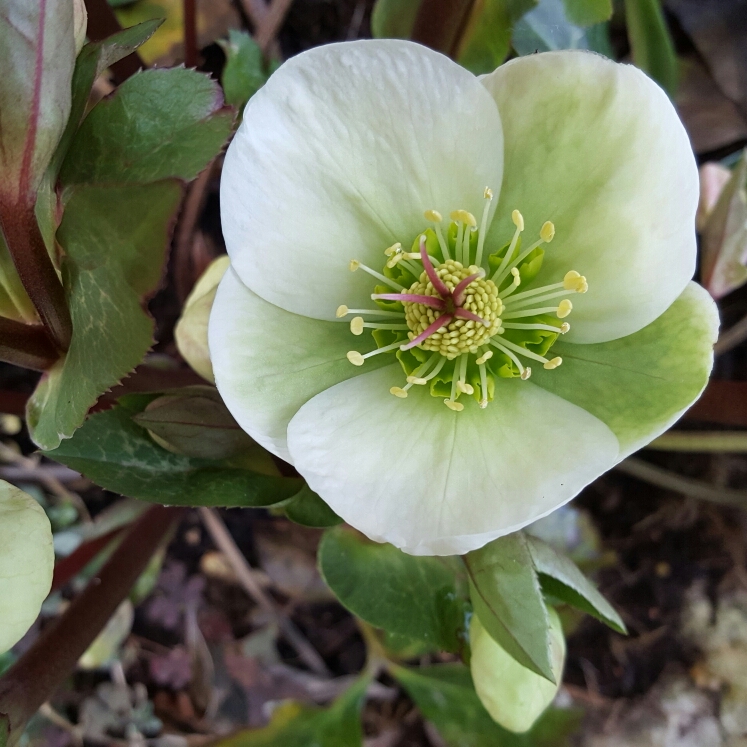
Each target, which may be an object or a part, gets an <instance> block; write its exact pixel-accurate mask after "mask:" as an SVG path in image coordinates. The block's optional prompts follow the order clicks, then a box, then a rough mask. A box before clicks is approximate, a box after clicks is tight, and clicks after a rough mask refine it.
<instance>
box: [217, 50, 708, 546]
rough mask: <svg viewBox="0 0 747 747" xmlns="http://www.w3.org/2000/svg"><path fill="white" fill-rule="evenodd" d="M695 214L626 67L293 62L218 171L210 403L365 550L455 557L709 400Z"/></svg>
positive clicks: (371, 54)
mask: <svg viewBox="0 0 747 747" xmlns="http://www.w3.org/2000/svg"><path fill="white" fill-rule="evenodd" d="M697 203H698V172H697V169H696V166H695V161H694V159H693V155H692V151H691V149H690V145H689V142H688V139H687V135H686V134H685V131H684V129H683V127H682V125H681V123H680V121H679V119H678V118H677V115H676V113H675V111H674V109H673V108H672V105H671V103H670V102H669V99H668V98H667V96H666V95H665V94H664V92H663V91H662V90H661V89H660V88H658V86H656V84H654V83H653V82H652V81H651V80H649V79H648V78H647V77H646V76H645V75H644V74H643V73H641V72H640V71H639V70H636V69H635V68H633V67H630V66H627V65H619V64H616V63H614V62H611V61H609V60H607V59H605V58H603V57H600V56H597V55H595V54H591V53H588V52H580V51H567V52H550V53H546V54H537V55H532V56H529V57H523V58H521V59H518V60H514V61H512V62H509V63H508V64H506V65H503V66H502V67H500V68H498V69H497V70H496V71H495V72H493V73H491V74H490V75H488V76H484V77H482V78H476V77H475V76H473V75H472V74H471V73H469V72H467V71H466V70H464V69H463V68H461V67H460V66H458V65H457V64H455V63H454V62H452V61H450V60H449V59H447V58H446V57H444V56H442V55H440V54H437V53H436V52H433V51H431V50H429V49H426V48H424V47H421V46H418V45H416V44H413V43H411V42H405V41H395V40H381V41H359V42H350V43H343V44H332V45H329V46H326V47H319V48H316V49H312V50H311V51H309V52H305V53H304V54H301V55H299V56H298V57H295V58H293V59H291V60H289V61H288V62H286V63H285V64H284V65H283V66H282V67H281V68H280V69H279V70H278V71H277V72H276V73H275V74H274V75H273V76H272V77H271V79H270V80H269V82H268V83H267V85H266V86H265V87H264V88H263V89H262V90H260V91H259V93H257V94H256V95H255V96H254V97H253V98H252V99H251V101H250V102H249V104H248V106H247V107H246V110H245V112H244V119H243V123H242V125H241V127H240V129H239V131H238V133H237V135H236V137H235V139H234V141H233V143H232V145H231V146H230V148H229V150H228V153H227V156H226V161H225V166H224V170H223V181H222V186H221V207H222V220H223V231H224V235H225V238H226V244H227V247H228V253H229V255H230V258H231V269H229V271H228V272H227V273H226V275H225V277H224V278H223V280H222V282H221V284H220V286H219V289H218V293H217V296H216V300H215V304H214V306H213V310H212V313H211V318H210V324H209V345H210V354H211V357H212V362H213V369H214V372H215V378H216V383H217V386H218V389H219V390H220V393H221V395H222V396H223V398H224V400H225V402H226V404H227V406H228V408H229V409H230V410H231V412H232V414H233V415H234V417H235V418H236V420H237V421H238V422H239V424H240V425H241V426H242V427H243V428H244V429H245V430H246V431H247V432H248V433H249V434H250V435H251V436H252V437H253V438H254V439H256V440H257V441H258V442H259V443H261V444H262V445H263V446H265V447H266V448H267V449H269V450H270V451H272V452H273V453H275V454H277V455H278V456H280V457H282V458H283V459H285V460H287V461H289V462H291V463H292V464H294V465H295V467H296V468H297V469H298V471H299V472H300V473H301V474H302V475H303V476H304V477H305V478H306V480H307V481H308V483H309V485H310V487H311V488H312V489H313V490H315V491H316V492H317V493H319V495H321V496H322V498H324V500H325V501H327V503H328V504H329V505H330V506H331V507H332V508H333V509H334V510H335V511H336V512H337V513H338V514H339V515H340V516H341V517H342V518H343V519H345V520H346V521H347V522H349V523H350V524H352V525H353V526H354V527H356V528H357V529H359V530H361V531H362V532H364V533H365V534H366V535H368V536H369V537H370V538H372V539H374V540H378V541H387V542H391V543H392V544H394V545H396V546H397V547H400V548H402V549H403V550H405V551H406V552H409V553H413V554H437V555H442V554H443V555H449V554H461V553H466V552H468V551H470V550H473V549H476V548H478V547H480V546H482V545H484V544H485V543H487V542H489V541H490V540H492V539H495V538H496V537H499V536H501V535H504V534H507V533H509V532H513V531H515V530H517V529H520V528H521V527H523V526H525V525H526V524H528V523H530V522H532V521H534V520H535V519H538V518H540V517H541V516H544V515H546V514H548V513H550V512H551V511H553V510H554V509H556V508H558V507H559V506H561V505H562V504H564V503H565V502H566V501H568V500H570V499H571V498H572V497H573V496H575V495H576V494H577V493H578V492H579V491H580V490H581V489H582V488H583V487H584V486H585V485H587V484H588V483H589V482H590V481H592V480H593V479H594V478H596V477H597V476H598V475H600V474H601V473H603V472H604V471H606V470H608V469H609V468H610V467H612V466H613V465H614V464H615V463H616V462H618V461H620V460H621V459H623V458H624V457H625V456H626V455H627V454H630V453H631V452H632V451H634V450H636V449H638V448H639V447H640V446H642V445H643V444H645V443H647V442H648V441H649V440H651V439H652V438H654V437H655V436H657V435H658V434H659V433H661V432H662V431H664V430H666V429H667V428H668V427H669V426H670V425H671V424H672V423H673V422H674V421H675V420H676V419H677V418H678V417H679V416H680V415H681V413H682V412H683V410H684V409H685V408H687V407H688V406H689V405H690V404H691V403H692V402H693V401H694V400H695V399H696V398H697V396H698V395H699V393H700V392H701V390H702V388H703V386H704V385H705V382H706V380H707V377H708V373H709V371H710V368H711V362H712V352H711V348H712V343H713V340H714V338H715V335H716V329H717V316H716V312H715V310H714V305H713V303H712V301H711V300H710V298H709V297H708V295H707V294H706V293H705V292H704V291H703V290H702V289H701V288H700V287H699V286H696V285H694V284H692V283H690V282H689V281H690V278H691V277H692V274H693V270H694V266H695V234H694V218H695V210H696V207H697ZM551 241H552V243H550V242H551ZM351 270H352V272H351ZM571 310H572V312H573V313H572V314H571V316H570V317H569V314H570V312H571ZM350 317H352V320H350ZM346 318H347V319H348V321H346ZM559 336H561V337H560V339H559ZM556 340H557V341H556ZM561 363H562V365H561ZM530 375H531V377H530ZM392 395H394V396H392Z"/></svg>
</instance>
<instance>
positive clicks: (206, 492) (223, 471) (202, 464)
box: [45, 395, 302, 506]
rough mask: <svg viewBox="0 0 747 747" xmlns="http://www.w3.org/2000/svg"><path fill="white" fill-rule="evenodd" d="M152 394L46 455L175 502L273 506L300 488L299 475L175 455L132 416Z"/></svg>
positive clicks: (124, 488)
mask: <svg viewBox="0 0 747 747" xmlns="http://www.w3.org/2000/svg"><path fill="white" fill-rule="evenodd" d="M153 398H154V396H153V395H140V396H135V395H133V396H131V397H127V398H124V399H122V400H120V402H119V404H118V405H117V406H116V407H114V408H112V409H111V410H107V411H106V412H101V413H97V414H96V415H92V416H91V417H90V418H89V419H88V420H87V421H86V423H85V424H84V425H83V426H82V427H81V428H80V429H79V430H78V431H77V432H76V433H75V435H74V436H73V437H72V438H71V439H69V440H67V441H63V442H62V443H61V444H60V446H59V447H58V448H56V449H54V450H50V451H47V452H45V456H48V457H49V458H50V459H53V460H54V461H56V462H60V463H61V464H65V465H67V466H68V467H70V468H72V469H74V470H77V471H78V472H81V473H82V474H84V475H85V476H86V477H88V478H89V479H90V480H92V481H93V482H95V483H96V484H97V485H100V486H101V487H103V488H105V489H107V490H111V491H113V492H115V493H121V494H122V495H126V496H129V497H130V498H138V499H140V500H143V501H150V502H151V503H165V504H168V505H174V506H270V505H273V504H275V503H280V502H281V501H284V500H286V499H287V498H290V497H291V496H293V495H295V494H296V493H298V491H299V489H300V487H301V485H302V483H301V480H300V479H297V478H286V477H272V476H268V475H263V474H259V473H257V472H253V471H251V470H247V469H241V468H237V467H231V466H226V465H225V464H224V463H223V462H215V461H212V460H209V459H195V458H192V457H186V456H182V455H179V454H174V453H172V452H170V451H167V450H166V449H164V448H162V447H161V446H159V445H158V444H157V443H156V442H155V441H154V440H153V439H152V438H151V437H150V436H149V435H148V433H147V431H145V430H144V429H143V428H141V427H140V426H138V425H136V424H135V422H134V421H133V420H132V418H133V416H134V415H137V414H138V413H139V412H142V411H143V410H144V409H145V407H146V405H147V404H148V403H149V402H150V401H151V400H152V399H153Z"/></svg>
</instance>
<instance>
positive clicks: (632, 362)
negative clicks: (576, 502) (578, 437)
mask: <svg viewBox="0 0 747 747" xmlns="http://www.w3.org/2000/svg"><path fill="white" fill-rule="evenodd" d="M717 332H718V316H717V310H716V305H715V304H714V303H713V301H712V299H711V298H710V296H709V295H708V293H707V292H706V291H705V290H704V289H703V288H702V287H701V286H699V285H697V284H696V283H690V284H689V285H688V286H687V287H686V288H685V290H684V291H683V292H682V295H681V296H680V297H679V298H678V299H677V300H676V301H675V302H674V303H673V304H672V305H671V306H670V307H669V308H668V309H667V310H666V311H665V312H664V313H663V314H662V315H661V316H660V317H659V318H658V319H656V320H655V321H653V322H652V323H651V324H649V325H648V326H647V327H644V328H643V329H642V330H640V331H638V332H636V333H635V334H632V335H629V336H628V337H623V338H620V339H618V340H612V341H611V342H603V343H598V344H592V345H571V344H568V343H565V342H558V343H557V344H556V345H555V346H554V347H553V351H557V354H558V355H560V356H562V357H563V365H562V366H561V367H560V368H559V369H558V370H557V371H553V372H552V373H554V374H556V375H555V376H548V375H547V374H548V373H551V372H549V371H544V370H543V369H541V368H538V370H537V371H536V372H533V374H532V381H533V382H534V383H535V384H537V385H538V386H541V387H542V388H544V389H547V390H548V391H550V392H553V393H554V394H557V395H558V396H560V397H563V398H564V399H567V400H568V401H569V402H573V403H574V404H576V405H578V406H579V407H583V408H584V409H585V410H587V411H588V412H590V413H591V414H592V415H594V416H596V417H597V418H599V419H600V420H601V421H602V422H604V423H606V424H607V425H608V426H609V427H610V429H611V430H612V432H613V433H614V434H615V435H616V436H617V438H618V440H619V442H620V459H622V458H623V457H624V456H627V455H628V454H631V453H632V452H634V451H636V450H637V449H639V448H640V447H641V446H643V445H645V444H646V443H648V442H649V441H650V440H651V439H652V438H653V437H654V436H657V435H659V434H660V433H663V432H664V431H666V430H667V429H668V428H669V427H670V426H671V425H672V424H673V423H674V422H675V421H676V420H678V419H679V417H680V415H681V414H682V412H683V410H684V409H685V408H687V407H689V406H690V404H691V402H692V401H693V400H694V399H695V398H696V397H697V396H698V395H699V393H700V392H701V391H702V390H703V388H704V387H705V385H706V383H707V381H708V376H709V373H710V371H711V363H712V360H713V343H714V342H715V341H716V336H717Z"/></svg>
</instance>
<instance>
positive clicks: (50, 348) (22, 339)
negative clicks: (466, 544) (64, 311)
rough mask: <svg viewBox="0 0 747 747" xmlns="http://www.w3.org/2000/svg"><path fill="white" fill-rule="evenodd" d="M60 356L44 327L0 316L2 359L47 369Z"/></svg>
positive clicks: (34, 367) (28, 366)
mask: <svg viewBox="0 0 747 747" xmlns="http://www.w3.org/2000/svg"><path fill="white" fill-rule="evenodd" d="M58 358H59V353H58V352H57V350H56V348H55V346H54V345H53V344H52V342H51V340H50V339H49V337H47V333H46V332H45V331H44V328H43V327H41V326H39V325H32V324H23V323H22V322H17V321H15V320H14V319H5V318H4V317H0V360H2V361H5V362H6V363H12V364H13V365H15V366H22V367H23V368H31V369H33V370H35V371H46V370H47V369H48V368H50V367H51V366H52V365H53V364H54V363H55V362H56V361H57V359H58Z"/></svg>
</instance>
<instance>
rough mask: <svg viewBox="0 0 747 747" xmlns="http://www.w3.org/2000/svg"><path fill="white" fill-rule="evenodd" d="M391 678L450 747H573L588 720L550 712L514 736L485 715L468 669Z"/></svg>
mask: <svg viewBox="0 0 747 747" xmlns="http://www.w3.org/2000/svg"><path fill="white" fill-rule="evenodd" d="M390 672H391V674H392V675H393V676H394V677H395V678H396V679H397V680H398V681H399V682H400V683H401V684H402V686H403V687H404V688H405V690H407V693H408V694H409V695H410V697H411V698H412V699H413V700H414V701H415V703H416V705H417V706H418V708H420V710H421V712H422V714H423V716H424V717H425V718H426V719H428V721H431V722H432V723H433V724H434V726H435V727H436V728H437V729H438V732H439V734H440V735H441V737H442V738H443V739H444V741H445V742H446V744H447V745H448V747H569V745H570V736H571V735H572V734H574V733H575V732H576V731H577V729H578V727H579V725H580V722H581V717H582V715H583V714H582V713H581V712H580V711H578V710H569V711H562V710H559V709H553V708H550V709H549V710H548V711H547V712H546V713H545V714H544V715H543V716H542V717H541V718H540V720H539V721H538V722H537V723H536V724H535V725H534V727H533V728H532V729H531V731H529V732H527V733H526V734H513V733H512V732H510V731H507V730H506V729H504V728H503V727H501V726H499V725H498V724H496V723H495V722H494V721H493V719H492V718H491V717H490V715H489V714H488V712H487V711H486V710H485V708H484V706H483V705H482V703H481V702H480V699H479V698H478V697H477V693H476V692H475V688H474V685H473V683H472V677H471V676H470V672H469V669H467V667H465V666H464V665H462V664H439V665H437V666H432V667H424V668H422V669H409V668H405V667H398V666H391V667H390Z"/></svg>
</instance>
